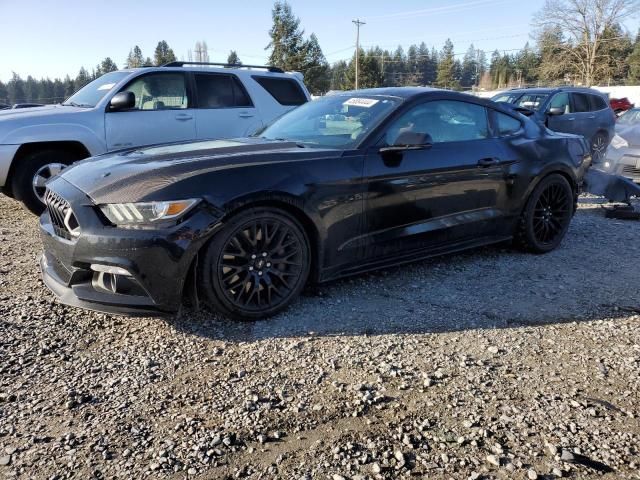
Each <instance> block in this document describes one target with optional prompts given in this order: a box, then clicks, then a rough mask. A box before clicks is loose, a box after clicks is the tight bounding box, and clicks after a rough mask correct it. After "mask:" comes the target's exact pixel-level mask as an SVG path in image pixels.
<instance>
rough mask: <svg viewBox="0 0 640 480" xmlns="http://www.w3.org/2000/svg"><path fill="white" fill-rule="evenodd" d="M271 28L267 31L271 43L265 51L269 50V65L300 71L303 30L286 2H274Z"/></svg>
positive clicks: (302, 54)
mask: <svg viewBox="0 0 640 480" xmlns="http://www.w3.org/2000/svg"><path fill="white" fill-rule="evenodd" d="M271 16H272V19H273V26H272V27H271V29H270V30H269V36H270V37H271V41H270V42H269V44H268V45H267V47H266V48H265V50H269V49H270V50H271V53H270V54H269V65H273V66H274V67H280V68H282V69H283V70H300V69H301V66H302V63H303V61H304V51H303V50H304V43H305V42H304V30H302V29H300V19H299V18H298V17H296V16H295V15H294V14H293V11H292V10H291V6H290V5H289V3H287V2H286V1H280V0H278V1H276V3H275V4H274V6H273V10H272V12H271Z"/></svg>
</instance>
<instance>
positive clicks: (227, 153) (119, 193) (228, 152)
mask: <svg viewBox="0 0 640 480" xmlns="http://www.w3.org/2000/svg"><path fill="white" fill-rule="evenodd" d="M341 154H342V151H341V150H335V149H321V148H303V147H300V146H299V145H298V144H297V143H294V142H287V141H270V140H262V139H257V138H244V139H237V140H236V139H234V140H208V141H199V142H185V143H174V144H163V145H155V146H149V147H144V148H137V149H130V150H126V151H120V152H116V153H111V154H106V155H102V156H99V157H93V158H89V159H86V160H82V161H80V162H77V163H75V164H74V165H73V166H72V167H70V168H67V169H65V170H64V171H63V172H62V174H61V175H60V176H61V177H62V178H63V179H64V180H66V181H67V182H69V183H71V184H72V185H74V186H75V187H76V188H78V189H80V190H82V191H83V192H84V193H85V194H87V196H89V198H91V200H93V201H94V202H95V203H97V204H101V203H121V202H138V201H145V200H149V199H151V198H153V194H154V193H156V192H159V191H161V190H163V189H165V188H166V187H168V186H170V185H172V184H174V183H176V182H179V181H181V180H185V179H187V178H190V177H194V176H197V175H202V174H207V173H211V172H215V171H221V170H226V169H232V168H243V167H249V166H255V165H265V164H275V163H279V162H287V161H297V160H309V159H313V158H319V157H327V156H339V155H341ZM153 199H156V198H153Z"/></svg>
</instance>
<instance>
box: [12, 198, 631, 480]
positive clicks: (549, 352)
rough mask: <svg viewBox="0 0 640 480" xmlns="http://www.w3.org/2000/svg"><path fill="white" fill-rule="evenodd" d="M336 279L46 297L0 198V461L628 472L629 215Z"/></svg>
mask: <svg viewBox="0 0 640 480" xmlns="http://www.w3.org/2000/svg"><path fill="white" fill-rule="evenodd" d="M598 203H599V200H598V199H595V198H583V199H582V200H581V204H580V210H579V212H578V213H577V215H576V217H575V219H574V222H573V224H572V227H571V229H570V232H569V235H568V237H567V239H566V240H565V242H564V244H563V246H562V248H560V249H559V250H557V251H555V252H553V253H551V254H549V255H545V256H535V255H525V254H521V253H518V252H514V251H511V250H509V249H504V248H500V247H494V248H486V249H480V250H476V251H473V252H470V253H465V254H460V255H454V256H450V257H444V258H438V259H433V260H430V261H426V262H421V263H418V264H414V265H411V266H406V267H402V268H395V269H388V270H384V271H380V272H377V273H374V274H370V275H364V276H359V277H355V278H352V279H349V280H344V281H340V282H334V283H331V284H329V285H325V286H322V287H320V288H318V289H314V290H313V291H309V292H307V293H305V295H304V296H303V298H302V299H301V300H300V301H299V302H297V303H296V304H295V305H294V306H293V307H292V308H290V309H289V310H288V311H287V312H286V313H285V314H282V315H280V316H279V317H276V318H274V319H272V320H268V321H263V322H254V323H232V322H229V321H225V320H222V319H220V318H216V317H215V316H214V315H211V314H208V313H205V312H199V313H194V312H190V311H184V312H183V313H182V315H181V316H180V317H178V318H175V319H171V320H163V319H157V318H143V319H140V318H136V319H129V318H123V317H117V316H110V315H103V314H97V313H90V312H85V311H81V310H76V309H71V308H67V307H64V306H62V305H60V304H58V303H57V302H56V301H55V300H54V299H53V297H52V295H51V294H49V293H48V292H47V290H46V289H45V288H44V287H43V285H42V284H41V282H40V279H39V272H38V268H37V265H36V256H37V255H38V253H39V251H40V245H39V241H38V237H37V221H36V219H35V218H33V217H31V216H30V215H28V214H27V213H25V212H23V211H22V210H21V209H19V208H18V209H17V210H16V208H17V204H16V203H14V202H12V201H10V200H9V199H7V198H6V197H1V196H0V219H1V220H0V359H1V361H0V477H6V478H21V479H22V478H24V479H27V478H28V479H32V478H33V479H40V478H42V479H65V478H82V479H85V478H104V479H111V478H167V479H182V478H211V479H222V478H265V479H267V478H268V479H271V478H283V479H289V478H294V479H303V478H320V479H323V478H326V479H332V480H339V479H343V478H344V479H352V480H356V479H369V478H370V479H379V478H385V479H386V478H404V477H411V476H413V477H416V478H443V479H449V478H453V479H458V478H461V479H478V478H495V479H535V478H539V479H542V478H556V477H567V478H576V479H584V478H607V479H614V478H615V479H618V478H631V479H633V478H635V479H640V473H639V472H638V470H639V469H640V456H639V450H640V421H639V417H640V328H639V326H638V321H639V320H640V317H639V316H638V312H639V311H640V292H639V289H638V277H637V273H636V266H637V259H638V258H639V256H640V255H639V254H640V242H638V241H637V239H638V233H640V224H639V223H637V222H624V221H616V220H607V219H605V218H604V216H603V215H602V212H601V211H600V207H599V205H598Z"/></svg>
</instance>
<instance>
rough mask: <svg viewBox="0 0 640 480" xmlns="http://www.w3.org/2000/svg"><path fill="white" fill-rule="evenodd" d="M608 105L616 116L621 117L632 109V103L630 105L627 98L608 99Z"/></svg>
mask: <svg viewBox="0 0 640 480" xmlns="http://www.w3.org/2000/svg"><path fill="white" fill-rule="evenodd" d="M609 105H610V106H611V109H612V110H613V111H614V112H615V114H616V115H617V116H620V115H622V114H623V113H624V112H626V111H627V110H630V109H632V108H633V107H634V105H633V103H631V102H630V101H629V99H628V98H627V97H624V98H610V99H609Z"/></svg>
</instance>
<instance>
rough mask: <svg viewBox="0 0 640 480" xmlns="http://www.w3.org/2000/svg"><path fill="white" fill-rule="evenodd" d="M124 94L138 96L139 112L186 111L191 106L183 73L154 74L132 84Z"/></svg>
mask: <svg viewBox="0 0 640 480" xmlns="http://www.w3.org/2000/svg"><path fill="white" fill-rule="evenodd" d="M123 91H124V92H133V94H134V95H135V96H136V103H135V108H136V109H137V110H166V109H184V108H187V107H188V105H189V99H188V98H187V88H186V84H185V77H184V75H183V74H182V73H153V74H150V75H144V76H142V77H140V78H138V79H136V80H134V81H133V82H132V83H130V84H129V85H128V86H127V87H126V88H125V89H123Z"/></svg>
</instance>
